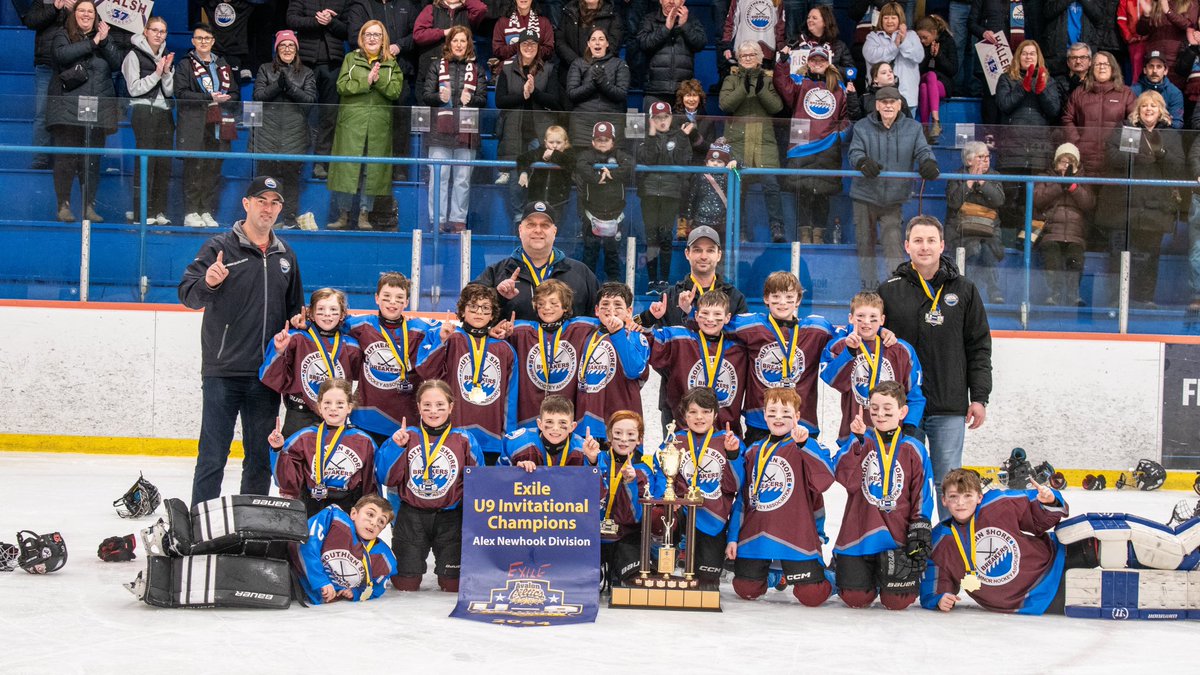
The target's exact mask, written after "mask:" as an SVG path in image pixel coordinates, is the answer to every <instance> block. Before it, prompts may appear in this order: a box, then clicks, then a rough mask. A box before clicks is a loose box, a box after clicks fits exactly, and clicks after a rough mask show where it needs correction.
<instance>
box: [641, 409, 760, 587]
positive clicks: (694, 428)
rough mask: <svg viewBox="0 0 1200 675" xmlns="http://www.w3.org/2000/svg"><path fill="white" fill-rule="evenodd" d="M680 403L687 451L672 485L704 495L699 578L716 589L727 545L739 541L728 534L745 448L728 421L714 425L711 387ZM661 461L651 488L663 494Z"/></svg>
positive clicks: (680, 436)
mask: <svg viewBox="0 0 1200 675" xmlns="http://www.w3.org/2000/svg"><path fill="white" fill-rule="evenodd" d="M679 407H680V408H682V414H683V419H684V422H685V423H686V424H687V427H685V429H684V430H682V431H678V432H676V434H675V442H676V443H677V444H678V445H679V447H680V449H682V450H683V451H684V452H683V461H682V462H680V464H679V473H677V474H675V484H674V486H673V487H674V489H675V494H676V495H678V496H679V497H680V498H683V497H684V495H686V494H687V493H688V491H689V490H692V489H695V490H697V491H699V493H700V496H701V497H703V498H704V504H703V505H702V506H700V507H699V510H698V511H697V513H696V541H695V542H694V545H695V547H696V549H695V550H696V557H695V561H696V576H697V578H698V579H699V580H700V586H701V588H704V589H708V590H716V589H717V587H718V585H719V584H720V582H721V570H722V569H723V568H724V565H725V548H726V546H728V545H729V544H730V543H731V542H733V541H736V540H735V539H730V538H729V532H728V526H729V521H730V520H731V519H733V518H739V517H740V515H741V510H742V503H741V500H739V499H738V492H739V491H740V490H741V489H742V481H743V478H744V476H745V474H744V473H743V471H742V466H743V465H742V462H741V457H742V453H743V452H744V451H745V449H746V448H745V447H744V446H743V445H742V442H741V441H739V440H738V438H737V436H735V435H734V433H733V432H732V431H730V427H729V424H728V423H726V424H725V428H724V430H717V429H716V428H715V427H714V423H715V422H716V419H717V409H718V405H717V397H716V394H714V393H713V391H712V389H709V388H707V387H695V388H693V389H690V390H689V391H688V393H686V394H684V395H683V399H682V400H680V402H679ZM657 460H658V457H657V455H656V456H655V462H654V474H653V486H652V487H651V492H652V493H653V494H654V496H655V497H658V498H661V497H662V495H663V493H664V492H665V491H666V477H665V476H664V475H663V473H662V470H661V468H660V467H659V465H658V461H657ZM689 508H690V507H689ZM688 545H692V542H689V543H688Z"/></svg>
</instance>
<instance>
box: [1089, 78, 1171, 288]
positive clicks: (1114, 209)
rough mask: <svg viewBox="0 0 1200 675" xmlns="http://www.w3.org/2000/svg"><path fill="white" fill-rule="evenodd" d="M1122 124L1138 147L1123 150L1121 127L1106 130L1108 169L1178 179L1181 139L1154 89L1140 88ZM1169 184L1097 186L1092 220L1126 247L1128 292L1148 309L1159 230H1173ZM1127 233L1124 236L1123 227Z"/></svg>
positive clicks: (1154, 284)
mask: <svg viewBox="0 0 1200 675" xmlns="http://www.w3.org/2000/svg"><path fill="white" fill-rule="evenodd" d="M1127 122H1128V126H1129V127H1133V128H1135V129H1138V130H1140V132H1141V133H1140V138H1139V143H1138V151H1137V152H1136V153H1129V152H1123V151H1122V150H1121V145H1122V142H1121V139H1122V134H1123V132H1124V131H1125V129H1121V128H1118V129H1114V130H1113V131H1111V132H1110V133H1109V135H1108V146H1107V150H1108V165H1109V168H1110V169H1111V170H1112V173H1113V174H1114V175H1118V176H1120V177H1122V178H1130V179H1134V180H1147V179H1150V180H1183V179H1184V178H1185V176H1184V173H1183V172H1184V155H1183V141H1182V139H1181V137H1180V135H1179V133H1178V132H1176V131H1175V130H1174V129H1172V128H1171V113H1170V111H1169V110H1168V109H1167V104H1166V101H1164V100H1163V97H1162V94H1159V93H1158V92H1157V91H1144V92H1142V94H1141V95H1140V96H1138V97H1137V100H1136V101H1134V105H1133V112H1132V113H1130V114H1129V118H1128V119H1127ZM1176 195H1177V191H1175V190H1173V189H1172V188H1163V187H1145V186H1140V185H1139V186H1138V187H1137V188H1136V189H1130V188H1129V187H1128V186H1124V185H1105V186H1104V187H1102V188H1101V189H1100V207H1099V209H1098V210H1097V221H1098V222H1097V224H1098V225H1099V226H1100V227H1103V228H1107V229H1109V230H1112V231H1114V234H1115V238H1116V239H1118V240H1120V241H1121V242H1123V243H1124V244H1125V246H1124V247H1114V251H1113V253H1114V254H1115V253H1117V252H1118V251H1119V250H1121V249H1122V248H1124V250H1128V251H1130V252H1131V253H1132V256H1133V260H1132V264H1131V269H1132V271H1131V273H1130V284H1129V286H1130V288H1129V297H1130V300H1131V302H1132V304H1133V306H1134V307H1140V308H1143V309H1153V308H1154V307H1155V306H1156V305H1155V304H1154V290H1155V288H1157V286H1158V257H1159V253H1160V249H1161V248H1162V238H1163V235H1164V234H1166V233H1168V232H1174V231H1175V212H1176V211H1177V210H1178V207H1179V204H1178V203H1177V199H1176ZM1126 232H1128V233H1129V239H1128V241H1126V240H1125V233H1126Z"/></svg>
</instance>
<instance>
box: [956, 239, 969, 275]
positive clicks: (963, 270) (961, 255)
mask: <svg viewBox="0 0 1200 675" xmlns="http://www.w3.org/2000/svg"><path fill="white" fill-rule="evenodd" d="M954 264H955V265H957V266H958V273H959V274H961V275H963V276H966V275H967V249H966V248H965V247H963V246H959V247H958V248H956V249H954Z"/></svg>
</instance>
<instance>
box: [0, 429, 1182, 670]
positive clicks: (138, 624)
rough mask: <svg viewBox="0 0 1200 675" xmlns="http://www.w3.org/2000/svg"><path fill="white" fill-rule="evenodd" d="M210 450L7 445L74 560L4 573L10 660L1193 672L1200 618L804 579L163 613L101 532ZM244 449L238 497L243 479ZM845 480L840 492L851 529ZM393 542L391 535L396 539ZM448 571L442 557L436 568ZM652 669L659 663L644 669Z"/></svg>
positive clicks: (16, 664)
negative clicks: (816, 596) (839, 588)
mask: <svg viewBox="0 0 1200 675" xmlns="http://www.w3.org/2000/svg"><path fill="white" fill-rule="evenodd" d="M193 463H194V460H192V459H182V458H155V457H125V456H120V457H109V456H93V455H39V454H22V453H4V452H0V485H3V486H4V488H3V489H4V494H3V497H0V540H3V541H9V542H13V541H15V532H16V531H17V530H22V529H27V530H33V531H35V532H38V533H39V534H45V533H49V532H53V531H56V530H57V531H59V532H61V533H62V535H63V538H64V539H65V540H66V543H67V547H68V551H69V560H68V562H67V565H66V567H65V568H63V569H62V570H60V571H59V572H56V573H54V574H51V575H47V576H33V575H29V574H26V573H25V572H23V571H21V570H17V571H15V572H11V573H5V574H0V647H2V649H0V669H3V671H4V672H5V673H47V672H53V673H68V672H98V673H110V672H111V673H117V672H120V673H125V672H162V673H175V672H183V673H192V672H205V673H249V672H254V673H273V672H288V673H318V672H321V671H323V670H325V669H331V672H334V673H342V672H347V671H355V672H359V673H362V672H370V671H375V672H379V671H378V670H377V669H380V668H383V669H386V670H384V671H383V672H397V673H404V672H420V673H527V674H532V673H570V675H580V674H582V673H599V672H602V671H603V672H608V673H632V672H636V671H631V670H630V667H636V668H638V669H639V670H642V669H644V668H654V669H656V670H664V671H672V672H680V671H684V672H698V673H699V672H703V673H717V672H725V673H740V672H754V673H780V674H782V673H800V672H852V673H859V672H861V673H871V674H872V675H879V674H880V673H908V672H950V671H954V672H958V673H972V674H973V673H1058V672H1084V671H1086V672H1088V673H1103V672H1122V673H1128V672H1138V673H1153V674H1154V675H1160V674H1163V673H1195V672H1197V671H1198V667H1197V662H1198V658H1197V653H1198V652H1197V641H1198V640H1200V626H1198V625H1197V623H1196V622H1159V623H1153V622H1139V621H1131V622H1126V623H1122V622H1114V621H1089V620H1083V619H1068V618H1065V617H1057V616H1056V617H1023V616H1005V615H999V614H992V613H989V612H984V611H983V610H980V609H979V608H978V607H976V606H974V605H971V604H969V600H968V601H966V602H967V604H966V606H964V605H960V606H959V607H958V608H957V609H955V610H954V611H953V612H951V613H950V614H942V613H940V612H933V611H928V610H924V609H921V608H920V607H910V608H909V609H908V610H905V611H903V612H889V611H887V610H885V609H883V608H882V607H880V606H879V605H878V604H876V605H875V606H874V607H872V608H870V609H866V610H851V609H848V608H845V607H844V606H843V605H842V604H841V603H840V602H839V601H838V600H837V599H836V598H832V599H830V600H829V601H828V602H827V603H826V604H825V606H823V607H820V608H816V609H808V608H805V607H802V606H800V605H799V604H798V603H796V602H795V600H794V599H793V598H792V596H791V594H790V593H786V592H776V591H770V592H768V594H767V595H766V596H765V597H764V599H762V600H760V601H757V602H746V601H742V600H740V599H738V598H737V597H736V596H735V595H734V594H733V592H732V590H730V589H729V588H728V586H727V584H726V586H725V587H723V593H722V600H723V602H724V606H725V610H724V612H723V613H720V614H706V613H687V612H667V611H638V610H610V609H607V608H602V609H601V611H600V615H599V618H598V619H597V621H596V623H595V624H590V625H580V626H565V627H554V628H525V629H513V628H506V627H501V626H490V625H487V624H482V623H476V622H472V621H464V620H459V619H450V618H448V616H447V615H448V614H449V612H450V610H451V609H452V608H453V606H454V603H455V597H454V596H453V595H449V594H444V593H441V592H438V591H437V590H433V589H436V582H435V581H434V580H433V578H432V575H430V577H428V578H427V579H426V581H425V584H424V586H423V589H424V590H422V591H421V592H419V593H408V594H401V593H396V592H389V593H388V594H387V595H385V596H384V597H382V598H380V599H378V600H375V601H371V602H368V603H362V604H349V603H337V604H334V605H330V606H326V607H314V608H307V609H306V608H303V607H300V606H299V605H298V604H293V606H292V608H291V609H288V610H285V611H254V610H163V609H155V608H152V607H150V606H148V605H145V604H141V603H139V602H137V601H135V599H134V597H133V596H132V595H130V594H129V592H128V591H126V590H125V589H124V588H122V587H121V584H122V583H124V582H127V581H130V580H131V579H133V578H134V577H135V576H136V575H137V572H138V571H139V570H140V569H142V567H143V566H144V563H145V560H144V557H143V552H142V547H141V543H140V542H139V543H138V551H137V553H138V558H137V559H136V560H134V561H131V562H127V563H105V562H102V561H100V559H99V558H97V557H96V548H97V546H98V545H99V543H100V541H101V540H102V539H104V538H105V537H108V536H112V535H120V534H128V533H129V532H131V531H134V530H135V529H140V528H143V527H146V526H148V525H150V524H151V523H152V522H154V520H155V519H156V518H157V517H158V516H159V515H161V512H162V510H161V508H160V509H159V513H157V514H155V516H154V517H148V518H143V519H141V520H137V521H130V520H123V519H121V518H118V517H117V515H116V513H115V512H114V510H113V508H112V506H111V503H112V501H113V500H114V499H116V498H118V497H120V496H121V495H122V494H123V493H124V492H125V490H126V489H128V488H129V486H130V485H131V484H132V483H133V482H134V480H136V478H137V475H138V472H139V471H143V472H145V474H146V478H147V479H149V480H150V481H151V482H152V483H154V484H155V485H156V486H158V488H159V489H160V490H161V491H162V493H163V496H164V497H179V498H181V499H183V500H184V501H187V500H188V497H189V494H190V488H191V475H192V467H193ZM236 464H237V462H231V464H230V468H229V471H228V472H227V475H226V481H225V493H226V494H228V493H230V492H231V491H236V489H237V485H238V471H237V466H236ZM1066 495H1067V499H1068V501H1069V503H1070V506H1071V511H1072V514H1079V513H1083V512H1085V511H1124V512H1128V513H1136V514H1138V515H1141V516H1145V517H1148V518H1152V519H1155V520H1163V521H1165V520H1166V519H1167V518H1168V517H1169V516H1170V513H1171V509H1172V508H1173V506H1174V505H1175V503H1176V502H1178V501H1179V500H1181V499H1188V500H1190V501H1192V502H1193V503H1194V501H1195V499H1196V495H1194V494H1192V493H1182V492H1151V493H1141V492H1136V491H1128V490H1127V491H1122V492H1120V493H1117V492H1115V491H1113V490H1112V489H1109V490H1107V491H1104V492H1084V491H1081V490H1068V491H1067V493H1066ZM844 500H845V493H844V492H842V491H841V489H840V488H839V487H837V486H835V487H834V488H833V489H832V490H831V491H830V492H829V493H828V494H827V503H828V513H829V519H828V529H829V532H830V533H831V534H832V533H835V532H836V531H837V526H838V523H839V522H840V520H841V512H842V507H843V504H844ZM385 536H386V537H388V539H389V540H390V535H385ZM431 567H432V565H431ZM642 672H646V671H642Z"/></svg>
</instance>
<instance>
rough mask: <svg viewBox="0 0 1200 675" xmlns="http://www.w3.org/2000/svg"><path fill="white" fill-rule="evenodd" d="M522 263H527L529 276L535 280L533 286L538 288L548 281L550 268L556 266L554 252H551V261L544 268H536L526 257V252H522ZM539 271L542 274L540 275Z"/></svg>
mask: <svg viewBox="0 0 1200 675" xmlns="http://www.w3.org/2000/svg"><path fill="white" fill-rule="evenodd" d="M521 262H523V263H525V269H527V270H529V276H530V277H532V278H533V285H534V287H535V288H536V287H537V286H541V285H542V282H543V281H545V280H546V275H547V274H549V273H550V267H551V266H552V265H553V264H554V251H551V252H550V259H549V260H547V261H546V264H545V265H543V266H542V267H534V266H533V263H532V262H530V261H529V258H528V257H526V255H525V251H521ZM539 270H540V271H541V274H538V271H539Z"/></svg>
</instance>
